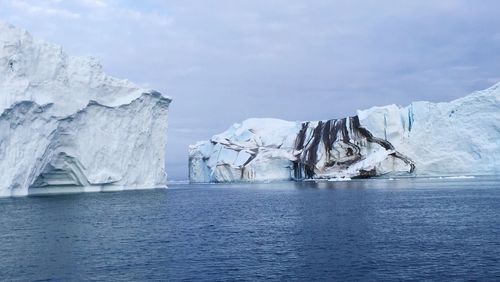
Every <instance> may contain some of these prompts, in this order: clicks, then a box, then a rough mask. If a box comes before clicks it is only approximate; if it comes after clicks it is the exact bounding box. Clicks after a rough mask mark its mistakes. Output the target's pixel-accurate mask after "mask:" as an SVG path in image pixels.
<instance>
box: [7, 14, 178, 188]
mask: <svg viewBox="0 0 500 282" xmlns="http://www.w3.org/2000/svg"><path fill="white" fill-rule="evenodd" d="M170 102H171V99H170V98H169V97H166V96H163V95H162V94H160V93H158V92H156V91H153V90H149V89H143V88H141V87H138V86H137V85H134V84H132V83H131V82H129V81H126V80H119V79H116V78H112V77H109V76H107V75H105V74H104V73H103V71H102V67H101V65H100V64H99V62H98V61H97V60H96V59H93V58H81V57H71V56H68V55H66V54H65V53H64V52H63V50H62V48H61V47H59V46H57V45H54V44H50V43H47V42H44V41H40V40H37V39H34V38H33V37H32V36H31V35H30V34H29V33H28V32H26V31H25V30H22V29H18V28H15V27H13V26H12V25H9V24H5V23H0V196H4V197H5V196H18V195H29V194H39V193H47V192H49V193H50V192H75V191H82V192H84V191H106V190H124V189H146V188H158V187H165V186H166V172H165V149H166V148H165V146H166V139H167V113H168V107H169V104H170Z"/></svg>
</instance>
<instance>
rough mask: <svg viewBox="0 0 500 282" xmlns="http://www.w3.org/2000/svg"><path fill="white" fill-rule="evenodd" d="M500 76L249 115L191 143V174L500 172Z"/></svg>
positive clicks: (216, 177) (279, 176)
mask: <svg viewBox="0 0 500 282" xmlns="http://www.w3.org/2000/svg"><path fill="white" fill-rule="evenodd" d="M499 101H500V83H499V84H496V85H495V86H493V87H491V88H489V89H486V90H484V91H478V92H475V93H472V94H470V95H468V96H466V97H464V98H461V99H457V100H454V101H452V102H448V103H430V102H414V103H412V104H411V105H409V106H407V107H398V106H396V105H389V106H385V107H373V108H371V109H368V110H360V111H358V112H357V115H356V116H353V117H348V118H344V119H336V120H327V121H315V122H288V121H283V120H277V119H249V120H246V121H244V122H243V123H241V124H235V125H233V126H232V127H231V128H229V129H228V130H227V131H225V132H223V133H221V134H219V135H215V136H214V137H212V138H211V139H210V140H209V141H203V142H198V143H197V144H196V145H192V146H190V151H189V178H190V181H191V182H233V181H270V180H276V181H278V180H302V179H342V178H359V177H373V176H381V175H390V176H391V177H393V176H442V175H445V176H461V175H498V174H499V173H500V169H499V166H500V103H499Z"/></svg>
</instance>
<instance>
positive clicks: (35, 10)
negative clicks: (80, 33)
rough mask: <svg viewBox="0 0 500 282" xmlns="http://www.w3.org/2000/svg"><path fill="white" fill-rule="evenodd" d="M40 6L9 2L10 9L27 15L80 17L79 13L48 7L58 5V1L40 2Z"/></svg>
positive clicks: (19, 1) (20, 0)
mask: <svg viewBox="0 0 500 282" xmlns="http://www.w3.org/2000/svg"><path fill="white" fill-rule="evenodd" d="M39 3H40V5H34V4H32V3H28V2H25V1H22V0H16V1H11V5H12V7H14V8H15V9H18V10H21V11H26V12H28V13H29V14H34V15H39V16H45V17H54V16H55V17H61V18H67V19H79V18H80V17H81V15H80V14H79V13H74V12H71V11H69V10H66V9H62V8H54V7H50V5H51V4H52V5H54V4H57V3H59V1H48V2H46V1H40V2H39Z"/></svg>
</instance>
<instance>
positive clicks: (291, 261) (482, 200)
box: [0, 177, 500, 281]
mask: <svg viewBox="0 0 500 282" xmlns="http://www.w3.org/2000/svg"><path fill="white" fill-rule="evenodd" d="M0 228H1V232H0V278H1V280H21V281H25V280H62V281H67V280H91V279H93V280H105V281H109V280H128V281H130V280H135V281H137V280H172V281H175V280H193V281H216V280H219V281H220V280H231V281H234V280H241V281H258V280H284V281H290V280H299V281H314V280H322V281H325V280H388V281H390V280H407V279H416V280H428V279H432V280H445V281H447V280H455V279H456V280H468V279H475V280H499V279H500V180H499V179H492V178H480V177H476V178H449V179H447V178H436V179H402V180H398V179H372V180H352V181H343V182H305V183H294V182H289V183H269V184H227V185H182V184H172V185H170V186H169V188H168V189H164V190H150V191H130V192H109V193H88V194H73V195H53V196H39V197H25V198H4V199H0Z"/></svg>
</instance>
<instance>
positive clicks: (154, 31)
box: [0, 0, 500, 180]
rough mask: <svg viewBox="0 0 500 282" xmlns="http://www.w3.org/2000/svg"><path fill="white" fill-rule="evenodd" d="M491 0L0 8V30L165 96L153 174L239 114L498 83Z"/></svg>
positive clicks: (308, 111)
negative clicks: (27, 36)
mask: <svg viewBox="0 0 500 282" xmlns="http://www.w3.org/2000/svg"><path fill="white" fill-rule="evenodd" d="M498 11H500V1H496V0H479V1H475V0H474V1H473V0H469V1H467V0H406V1H400V0H378V1H368V0H365V1H363V0H359V1H352V0H346V1H335V0H309V1H305V0H301V1H300V0H252V1H243V0H241V1H238V0H233V1H230V0H178V1H177V0H172V1H170V0H143V1H132V0H123V1H119V0H73V1H64V0H37V1H28V0H0V20H3V21H6V22H9V23H11V24H14V25H16V26H18V27H21V28H24V29H27V30H29V31H30V33H31V34H33V35H34V36H35V37H37V38H41V39H44V40H47V41H51V42H54V43H57V44H60V45H62V46H63V47H64V49H65V51H66V52H67V53H68V54H71V55H78V56H94V57H97V58H98V59H100V61H101V62H102V64H103V66H104V69H105V71H106V72H107V73H108V74H110V75H112V76H115V77H119V78H126V79H129V80H131V81H133V82H135V83H137V84H139V85H141V86H145V87H148V88H152V89H156V90H158V91H160V92H162V93H164V94H166V95H169V96H171V97H172V98H173V102H172V104H171V107H170V116H169V132H168V138H169V141H168V152H167V171H168V173H169V179H170V180H183V179H186V178H187V171H188V169H187V159H188V153H187V152H188V145H189V144H194V143H196V141H199V140H207V139H209V138H210V137H211V136H212V135H214V134H217V133H220V132H222V131H224V130H225V129H227V128H228V127H229V126H230V125H231V124H233V123H235V122H240V121H242V120H244V119H246V118H250V117H274V118H281V119H286V120H293V121H295V120H298V121H304V120H318V119H332V118H339V117H343V116H347V115H355V113H356V110H357V109H366V108H369V107H372V106H377V105H378V106H382V105H386V104H397V105H407V104H409V103H410V102H412V101H415V100H428V101H434V102H440V101H449V100H452V99H455V98H458V97H461V96H464V95H466V94H468V93H470V92H472V91H474V90H480V89H484V88H487V87H489V86H491V85H492V84H494V83H496V82H498V81H500V17H499V16H498Z"/></svg>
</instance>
